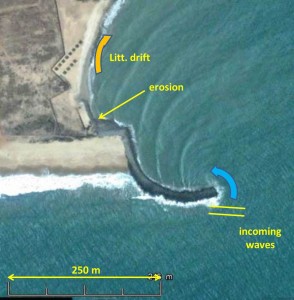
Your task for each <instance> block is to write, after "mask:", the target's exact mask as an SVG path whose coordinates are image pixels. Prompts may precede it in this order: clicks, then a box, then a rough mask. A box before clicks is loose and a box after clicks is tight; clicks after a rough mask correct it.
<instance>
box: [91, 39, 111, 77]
mask: <svg viewBox="0 0 294 300" xmlns="http://www.w3.org/2000/svg"><path fill="white" fill-rule="evenodd" d="M110 39H111V35H103V36H102V38H101V40H100V42H99V44H98V46H97V49H96V54H95V70H96V74H98V73H101V72H102V67H101V56H102V51H103V48H104V47H105V46H106V44H107V43H108V41H109V40H110Z"/></svg>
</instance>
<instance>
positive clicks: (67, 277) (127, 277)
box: [8, 274, 161, 281]
mask: <svg viewBox="0 0 294 300" xmlns="http://www.w3.org/2000/svg"><path fill="white" fill-rule="evenodd" d="M8 279H10V280H11V281H14V280H15V279H154V281H157V280H160V279H161V275H160V274H153V275H148V276H15V275H14V274H11V275H10V276H8Z"/></svg>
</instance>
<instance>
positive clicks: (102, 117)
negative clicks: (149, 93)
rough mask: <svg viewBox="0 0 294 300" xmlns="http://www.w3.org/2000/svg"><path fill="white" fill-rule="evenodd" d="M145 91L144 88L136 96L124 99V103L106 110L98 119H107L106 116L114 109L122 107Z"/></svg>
mask: <svg viewBox="0 0 294 300" xmlns="http://www.w3.org/2000/svg"><path fill="white" fill-rule="evenodd" d="M145 92H146V91H145V90H143V91H141V92H140V93H138V94H136V95H135V96H133V97H131V98H129V99H128V100H126V101H124V102H123V103H121V104H119V105H117V106H116V107H114V108H113V109H111V110H109V111H108V112H106V113H101V114H100V115H99V118H98V119H99V120H101V119H102V120H104V119H105V116H107V115H109V114H111V113H112V112H114V111H115V110H117V109H118V108H120V107H122V106H123V105H125V104H127V103H128V102H130V101H132V100H134V99H135V98H137V97H139V96H140V95H142V94H144V93H145Z"/></svg>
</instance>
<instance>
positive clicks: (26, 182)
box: [0, 173, 223, 208]
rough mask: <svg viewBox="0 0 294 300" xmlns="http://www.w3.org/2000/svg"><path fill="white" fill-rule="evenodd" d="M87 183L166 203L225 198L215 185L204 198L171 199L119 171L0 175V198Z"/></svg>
mask: <svg viewBox="0 0 294 300" xmlns="http://www.w3.org/2000/svg"><path fill="white" fill-rule="evenodd" d="M84 185H91V186H92V187H94V188H96V187H98V188H104V189H123V188H125V187H127V186H131V187H133V188H135V190H136V193H137V195H134V196H133V197H132V199H138V200H149V201H150V200H151V201H155V202H156V203H158V204H160V205H163V206H177V207H184V208H190V207H196V206H199V205H203V206H209V205H218V204H219V203H220V201H221V199H222V195H223V188H221V187H220V186H216V185H215V183H214V185H215V186H216V189H217V192H218V196H217V197H214V198H209V199H203V200H201V201H197V202H189V203H180V202H176V201H174V200H169V199H166V198H164V197H163V196H151V195H149V194H148V193H145V192H143V191H142V189H141V188H140V187H139V186H138V185H137V184H136V182H135V180H134V179H133V177H132V176H131V175H128V174H125V173H116V174H92V175H66V176H59V175H55V174H48V175H43V176H37V175H31V174H23V175H9V176H0V198H1V197H3V196H18V195H24V194H29V193H42V192H48V191H55V190H76V189H78V188H81V187H82V186H84Z"/></svg>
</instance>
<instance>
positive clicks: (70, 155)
mask: <svg viewBox="0 0 294 300" xmlns="http://www.w3.org/2000/svg"><path fill="white" fill-rule="evenodd" d="M112 3H113V1H111V0H99V1H97V0H96V1H95V0H23V1H21V2H19V1H16V0H2V1H1V3H0V16H1V18H0V81H1V82H0V84H1V94H0V117H1V118H0V175H6V174H16V173H35V174H44V173H45V174H47V173H48V172H49V173H51V172H52V173H62V174H69V173H70V174H81V173H83V174H85V173H95V172H107V173H109V172H129V173H131V175H133V177H134V179H135V180H136V182H137V183H138V185H139V186H140V187H141V188H142V190H143V191H145V192H148V193H149V194H150V195H163V196H165V197H167V198H168V199H173V200H176V201H180V202H190V201H197V200H201V199H204V198H211V197H215V196H217V191H216V190H215V188H214V187H207V188H203V189H198V190H180V191H176V190H172V189H170V188H169V187H165V186H163V185H161V184H159V183H157V182H155V181H154V180H152V179H151V178H149V177H148V176H146V174H145V173H144V171H143V170H142V168H141V165H140V163H139V161H138V154H137V151H136V149H137V147H136V142H135V140H134V135H133V133H132V130H131V129H130V128H129V127H127V126H121V125H118V124H117V123H115V122H114V121H111V120H97V116H93V115H92V112H91V110H90V108H89V99H90V97H89V91H88V72H89V71H88V69H89V64H90V60H91V53H92V50H93V45H94V43H95V41H96V40H97V36H99V30H101V26H102V22H103V19H104V16H105V13H106V12H107V11H108V9H109V8H110V7H111V4H112Z"/></svg>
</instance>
